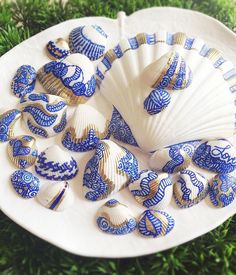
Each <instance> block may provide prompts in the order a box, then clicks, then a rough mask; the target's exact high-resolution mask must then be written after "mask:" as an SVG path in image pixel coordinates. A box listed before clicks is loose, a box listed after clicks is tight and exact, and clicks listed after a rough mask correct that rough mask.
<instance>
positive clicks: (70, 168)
mask: <svg viewBox="0 0 236 275" xmlns="http://www.w3.org/2000/svg"><path fill="white" fill-rule="evenodd" d="M35 171H36V172H37V173H38V174H39V175H40V176H42V177H44V178H46V179H48V180H54V181H64V180H70V179H72V178H74V177H75V176H76V175H77V173H78V166H77V162H76V161H75V159H74V158H73V157H71V155H70V154H69V153H67V152H65V151H63V150H62V149H61V148H60V147H59V146H58V145H52V146H51V147H49V148H47V149H46V150H45V151H43V152H42V153H41V154H40V155H39V156H38V159H37V162H36V164H35Z"/></svg>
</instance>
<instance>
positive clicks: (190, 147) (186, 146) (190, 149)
mask: <svg viewBox="0 0 236 275" xmlns="http://www.w3.org/2000/svg"><path fill="white" fill-rule="evenodd" d="M200 143H201V140H190V141H186V142H181V143H178V144H174V145H171V146H175V148H178V149H182V150H183V151H184V152H185V153H186V154H187V155H188V156H189V157H190V158H192V156H193V154H194V152H195V150H196V148H197V147H198V146H199V145H200ZM169 147H170V146H169Z"/></svg>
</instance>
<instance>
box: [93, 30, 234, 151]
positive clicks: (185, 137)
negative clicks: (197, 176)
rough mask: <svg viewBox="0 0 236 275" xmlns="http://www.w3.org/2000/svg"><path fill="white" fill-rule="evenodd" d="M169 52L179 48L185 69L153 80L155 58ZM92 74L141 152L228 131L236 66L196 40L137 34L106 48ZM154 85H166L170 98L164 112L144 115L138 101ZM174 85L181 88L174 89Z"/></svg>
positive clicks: (231, 130)
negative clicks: (108, 48)
mask: <svg viewBox="0 0 236 275" xmlns="http://www.w3.org/2000/svg"><path fill="white" fill-rule="evenodd" d="M173 53H175V54H176V53H179V58H178V64H179V65H181V63H182V64H183V63H184V62H185V65H186V66H185V65H184V66H185V73H183V74H182V73H181V70H182V69H178V68H177V67H176V70H177V72H178V74H177V75H178V76H179V80H178V81H177V80H176V77H177V75H173V77H169V78H167V79H166V78H165V77H164V76H163V79H162V80H159V78H160V73H161V71H163V69H162V68H161V67H160V66H159V65H160V62H161V60H162V61H163V60H164V58H165V60H166V61H165V63H166V62H167V61H168V58H167V56H168V55H169V54H170V55H172V54H173ZM182 59H183V60H184V62H182V61H181V62H180V60H182ZM158 64H159V65H158ZM163 66H164V63H163ZM176 66H177V65H176ZM180 67H181V66H180ZM189 68H190V69H191V71H192V77H191V73H190V69H189ZM176 70H173V72H172V73H174V72H176ZM164 71H165V70H164ZM172 73H171V74H172ZM96 74H97V83H98V86H99V90H100V92H101V94H102V95H103V96H104V97H105V98H106V99H107V101H108V102H109V103H110V104H112V105H113V106H114V107H115V108H116V109H117V110H118V111H119V113H120V115H121V116H122V118H123V119H124V121H125V123H126V124H127V125H129V128H130V131H131V132H132V135H133V137H134V140H136V142H137V144H138V145H139V147H140V148H141V149H142V150H143V151H145V152H154V151H156V150H159V149H162V148H165V147H167V146H169V145H172V144H178V143H183V142H187V141H190V140H210V139H216V138H223V137H230V136H232V135H233V134H234V131H235V122H236V116H235V104H234V100H235V96H234V93H233V92H234V91H235V87H236V70H235V69H234V66H233V64H232V63H231V62H230V61H227V60H226V59H225V58H224V57H223V56H222V54H221V53H220V51H218V50H216V49H213V48H209V47H208V45H207V44H206V43H205V42H204V41H203V40H201V39H197V38H191V37H188V36H186V35H185V34H183V33H175V34H172V33H170V32H165V31H159V32H156V33H152V34H147V33H139V34H137V35H136V36H135V37H130V38H124V39H123V40H121V41H120V42H119V44H118V45H116V46H115V47H114V48H113V49H110V50H108V51H107V52H106V53H105V54H104V56H103V57H102V59H101V61H100V62H99V64H98V67H97V70H96ZM161 77H162V76H161ZM175 80H176V83H175ZM191 81H192V82H191ZM190 82H191V84H190ZM173 84H174V86H173ZM172 86H173V87H172ZM157 88H158V89H164V90H166V89H167V92H168V93H170V95H171V101H170V103H169V105H168V107H167V108H165V109H164V111H162V112H160V113H158V114H157V115H150V114H149V113H148V112H147V111H146V110H145V109H144V101H145V99H146V98H147V97H148V96H149V94H150V92H151V91H152V90H153V89H157ZM176 88H183V89H182V90H181V91H179V92H174V91H173V89H176ZM170 89H172V90H170Z"/></svg>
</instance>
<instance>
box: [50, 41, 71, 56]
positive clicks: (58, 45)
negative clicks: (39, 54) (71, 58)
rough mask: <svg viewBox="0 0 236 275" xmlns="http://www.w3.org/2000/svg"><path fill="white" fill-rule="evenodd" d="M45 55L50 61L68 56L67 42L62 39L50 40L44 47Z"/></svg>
mask: <svg viewBox="0 0 236 275" xmlns="http://www.w3.org/2000/svg"><path fill="white" fill-rule="evenodd" d="M46 50H47V55H48V57H49V58H50V59H52V60H54V59H62V58H65V57H67V56H68V55H69V54H70V48H69V45H68V43H67V41H66V40H65V39H63V38H58V39H57V40H55V41H54V40H50V41H49V42H48V43H47V45H46Z"/></svg>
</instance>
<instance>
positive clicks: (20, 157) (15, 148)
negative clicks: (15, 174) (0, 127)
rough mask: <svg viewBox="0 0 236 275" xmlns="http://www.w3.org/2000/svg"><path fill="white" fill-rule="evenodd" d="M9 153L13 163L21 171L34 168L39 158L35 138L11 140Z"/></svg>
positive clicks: (21, 137) (25, 137) (24, 137)
mask: <svg viewBox="0 0 236 275" xmlns="http://www.w3.org/2000/svg"><path fill="white" fill-rule="evenodd" d="M7 151H8V156H9V158H10V160H11V161H12V163H14V164H15V166H16V167H18V168H20V169H26V168H28V167H30V166H32V165H33V164H34V163H35V161H36V159H37V156H38V149H37V146H36V140H35V138H33V137H31V136H26V135H22V136H18V137H16V138H13V139H11V140H10V141H9V143H8V147H7Z"/></svg>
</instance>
